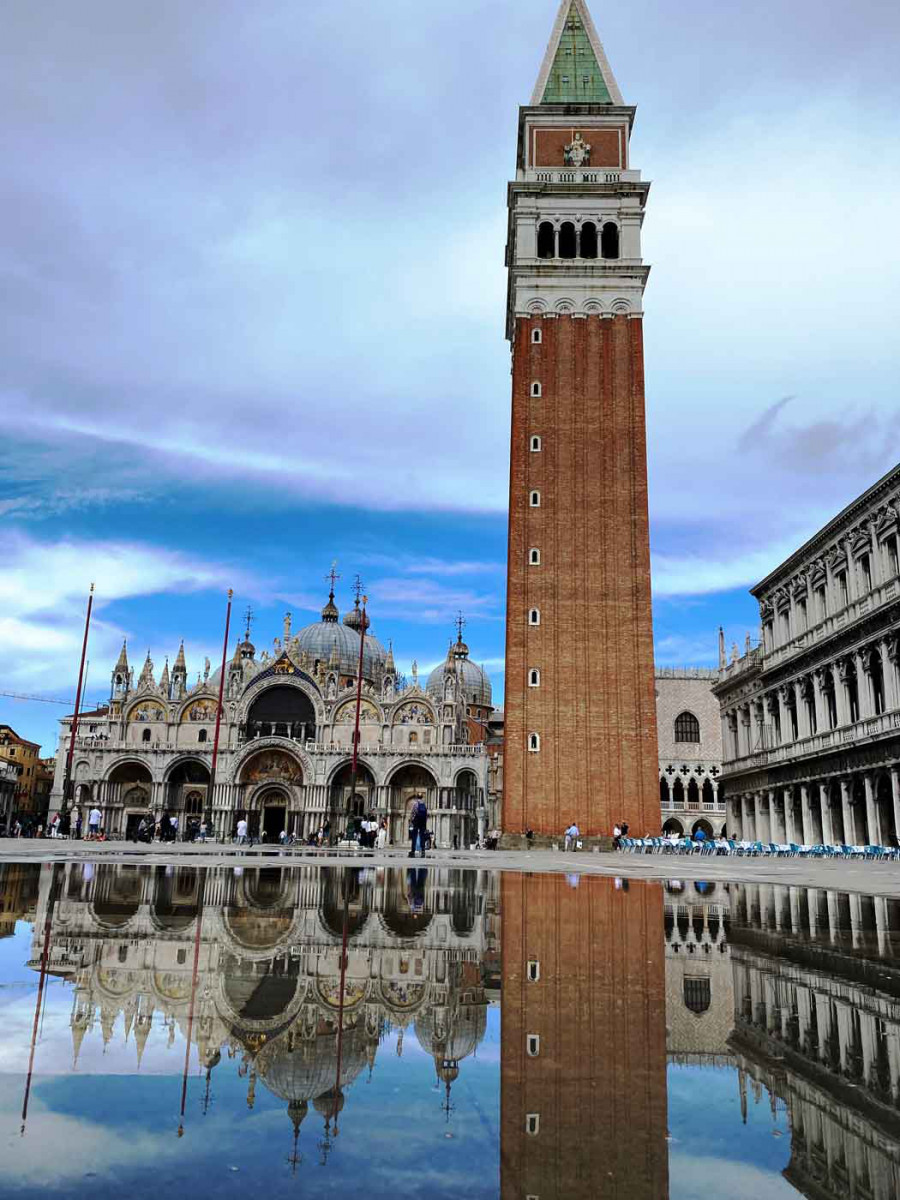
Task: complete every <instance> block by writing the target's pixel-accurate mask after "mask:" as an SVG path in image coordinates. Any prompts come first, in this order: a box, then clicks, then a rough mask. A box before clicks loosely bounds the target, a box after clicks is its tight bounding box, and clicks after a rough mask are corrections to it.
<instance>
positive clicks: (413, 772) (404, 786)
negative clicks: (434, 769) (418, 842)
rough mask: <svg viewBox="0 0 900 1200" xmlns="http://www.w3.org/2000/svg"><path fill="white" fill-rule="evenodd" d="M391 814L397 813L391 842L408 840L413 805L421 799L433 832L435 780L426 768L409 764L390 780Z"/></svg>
mask: <svg viewBox="0 0 900 1200" xmlns="http://www.w3.org/2000/svg"><path fill="white" fill-rule="evenodd" d="M390 787H391V812H393V813H399V814H400V815H399V817H395V822H396V828H395V829H393V830H392V840H393V841H395V842H405V841H408V839H409V818H410V814H411V813H412V808H413V804H414V803H415V802H416V801H417V800H418V799H419V798H420V797H421V799H423V800H424V801H425V803H426V804H427V805H428V825H429V828H430V829H432V830H434V828H435V824H434V821H435V817H436V815H437V780H436V779H435V777H434V776H433V775H432V774H431V772H430V771H429V770H428V769H427V768H426V767H423V766H421V765H420V764H419V763H410V764H409V765H408V766H405V767H401V768H400V770H399V771H397V772H396V773H395V774H394V775H392V776H391V780H390Z"/></svg>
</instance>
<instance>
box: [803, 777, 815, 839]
mask: <svg viewBox="0 0 900 1200" xmlns="http://www.w3.org/2000/svg"><path fill="white" fill-rule="evenodd" d="M800 823H801V826H802V828H803V845H804V846H811V845H812V836H813V827H812V811H811V809H810V806H809V785H808V784H805V783H801V784H800Z"/></svg>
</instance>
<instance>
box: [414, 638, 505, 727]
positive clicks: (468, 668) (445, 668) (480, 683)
mask: <svg viewBox="0 0 900 1200" xmlns="http://www.w3.org/2000/svg"><path fill="white" fill-rule="evenodd" d="M462 623H463V622H462V618H460V620H459V622H458V623H457V628H458V634H457V638H456V641H455V642H451V643H450V648H449V649H448V651H447V657H446V659H445V660H444V662H442V663H441V664H440V665H439V666H437V667H435V668H434V670H433V671H432V672H431V674H430V675H429V676H428V683H427V684H426V685H425V691H426V693H427V695H429V696H430V697H431V698H432V699H433V700H440V699H442V698H443V695H444V679H445V678H446V676H447V675H456V677H457V678H458V679H459V681H460V684H461V685H462V691H463V697H464V699H465V701H466V703H467V704H477V705H480V706H482V707H484V708H493V700H492V690H491V680H490V677H489V675H488V673H487V671H485V670H484V669H483V668H482V667H479V666H478V664H477V663H473V662H472V660H471V659H470V658H469V647H468V646H467V645H466V643H465V642H464V641H463V639H462Z"/></svg>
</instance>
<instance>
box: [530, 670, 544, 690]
mask: <svg viewBox="0 0 900 1200" xmlns="http://www.w3.org/2000/svg"><path fill="white" fill-rule="evenodd" d="M528 686H529V687H540V686H541V673H540V671H539V670H538V668H537V667H532V668H531V670H530V671H529V672H528Z"/></svg>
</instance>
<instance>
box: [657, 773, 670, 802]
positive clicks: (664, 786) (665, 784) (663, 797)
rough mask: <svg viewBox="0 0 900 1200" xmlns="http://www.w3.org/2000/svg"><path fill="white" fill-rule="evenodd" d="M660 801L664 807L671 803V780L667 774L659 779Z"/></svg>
mask: <svg viewBox="0 0 900 1200" xmlns="http://www.w3.org/2000/svg"><path fill="white" fill-rule="evenodd" d="M659 802H660V804H661V805H662V806H663V808H665V807H666V806H667V805H668V803H669V781H668V779H666V777H665V775H663V777H662V779H660V781H659Z"/></svg>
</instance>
